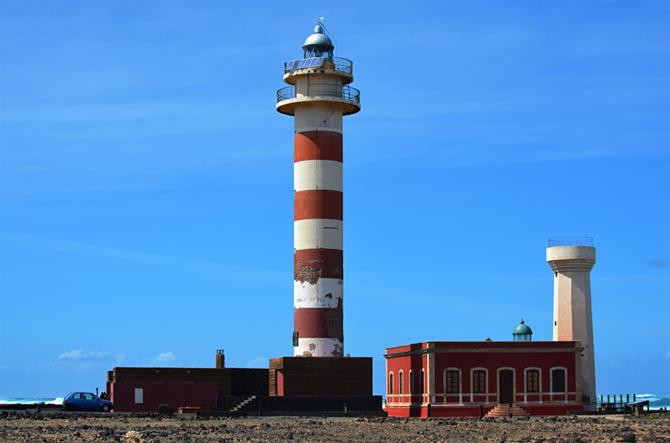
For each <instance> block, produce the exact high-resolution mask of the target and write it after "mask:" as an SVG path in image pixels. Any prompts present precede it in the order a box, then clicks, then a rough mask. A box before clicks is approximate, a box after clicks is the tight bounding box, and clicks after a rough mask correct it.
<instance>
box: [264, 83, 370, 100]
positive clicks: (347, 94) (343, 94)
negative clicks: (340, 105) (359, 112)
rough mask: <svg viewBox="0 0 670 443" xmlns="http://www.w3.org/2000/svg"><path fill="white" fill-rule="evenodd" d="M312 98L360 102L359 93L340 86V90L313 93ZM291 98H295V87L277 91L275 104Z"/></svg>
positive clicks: (349, 87)
mask: <svg viewBox="0 0 670 443" xmlns="http://www.w3.org/2000/svg"><path fill="white" fill-rule="evenodd" d="M314 96H315V97H317V96H322V97H335V98H343V99H345V100H349V101H352V102H354V103H360V102H361V91H359V90H358V89H356V88H352V87H351V86H342V89H341V90H340V89H337V90H325V91H319V92H315V93H314ZM308 97H310V96H308ZM292 98H296V93H295V87H293V86H287V87H285V88H281V89H280V90H278V91H277V103H279V102H281V101H284V100H290V99H292Z"/></svg>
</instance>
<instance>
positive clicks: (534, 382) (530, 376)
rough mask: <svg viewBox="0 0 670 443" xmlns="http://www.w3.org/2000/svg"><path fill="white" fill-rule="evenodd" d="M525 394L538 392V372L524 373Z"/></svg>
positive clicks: (533, 370) (528, 371)
mask: <svg viewBox="0 0 670 443" xmlns="http://www.w3.org/2000/svg"><path fill="white" fill-rule="evenodd" d="M526 392H540V371H538V370H537V369H529V370H527V371H526Z"/></svg>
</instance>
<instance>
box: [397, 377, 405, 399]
mask: <svg viewBox="0 0 670 443" xmlns="http://www.w3.org/2000/svg"><path fill="white" fill-rule="evenodd" d="M404 385H405V374H403V373H402V371H400V373H399V374H398V394H401V395H402V394H404V393H405V391H404Z"/></svg>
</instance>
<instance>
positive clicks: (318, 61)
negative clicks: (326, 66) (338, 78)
mask: <svg viewBox="0 0 670 443" xmlns="http://www.w3.org/2000/svg"><path fill="white" fill-rule="evenodd" d="M325 59H326V58H325V57H312V58H303V59H299V60H291V61H288V62H286V69H287V70H289V71H293V70H294V69H304V68H316V67H319V66H321V65H322V64H323V61H324V60H325Z"/></svg>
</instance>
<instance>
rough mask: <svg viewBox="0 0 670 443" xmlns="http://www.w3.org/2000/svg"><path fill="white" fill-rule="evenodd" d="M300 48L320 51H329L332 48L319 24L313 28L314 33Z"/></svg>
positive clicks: (331, 43)
mask: <svg viewBox="0 0 670 443" xmlns="http://www.w3.org/2000/svg"><path fill="white" fill-rule="evenodd" d="M302 47H303V49H308V48H319V49H322V50H331V51H332V50H333V48H334V46H333V41H332V40H331V39H330V37H328V36H327V35H326V33H325V32H324V30H323V25H322V24H321V23H317V25H316V26H315V27H314V33H313V34H311V35H310V36H309V37H307V39H306V40H305V43H304V44H303V45H302Z"/></svg>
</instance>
